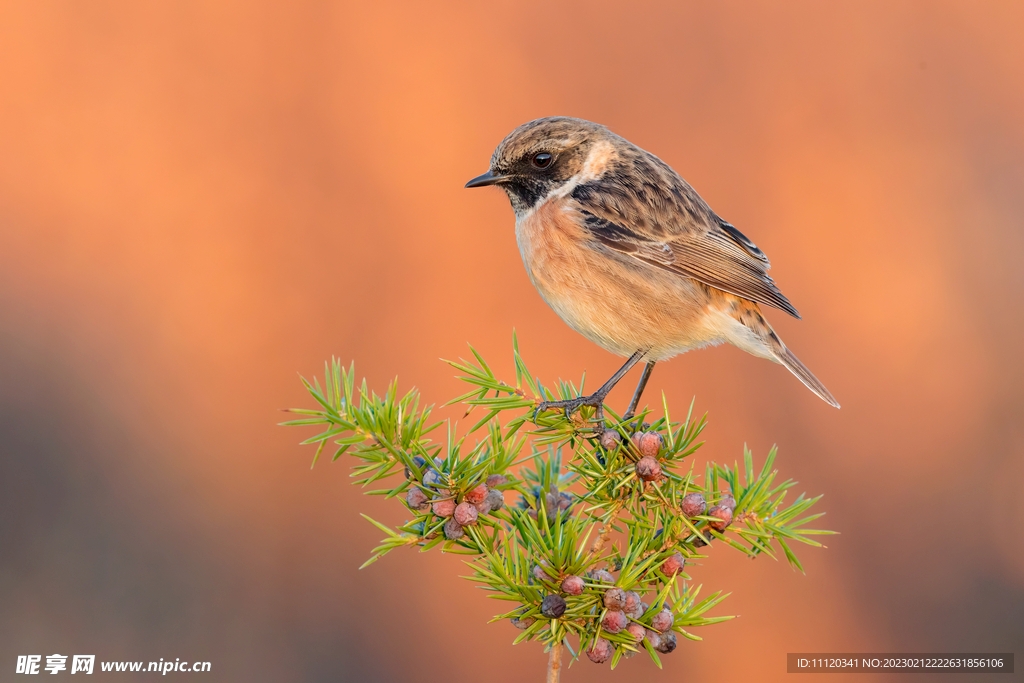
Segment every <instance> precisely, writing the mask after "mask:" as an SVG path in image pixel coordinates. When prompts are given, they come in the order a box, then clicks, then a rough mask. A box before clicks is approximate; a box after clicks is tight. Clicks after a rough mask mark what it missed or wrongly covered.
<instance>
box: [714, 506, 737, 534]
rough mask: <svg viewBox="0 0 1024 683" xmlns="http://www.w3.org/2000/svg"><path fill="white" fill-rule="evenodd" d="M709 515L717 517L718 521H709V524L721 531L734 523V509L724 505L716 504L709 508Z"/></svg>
mask: <svg viewBox="0 0 1024 683" xmlns="http://www.w3.org/2000/svg"><path fill="white" fill-rule="evenodd" d="M708 517H715V518H717V520H718V521H715V522H708V526H709V527H711V528H712V529H714V530H715V531H717V532H719V533H721V532H723V531H725V529H726V527H728V526H729V525H730V524H732V510H731V509H729V508H727V507H724V506H722V505H716V506H715V507H713V508H711V509H710V510H708Z"/></svg>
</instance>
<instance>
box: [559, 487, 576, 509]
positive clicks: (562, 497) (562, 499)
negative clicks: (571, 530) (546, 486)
mask: <svg viewBox="0 0 1024 683" xmlns="http://www.w3.org/2000/svg"><path fill="white" fill-rule="evenodd" d="M572 501H573V497H572V494H571V493H568V492H566V491H562V493H560V494H558V509H559V510H563V511H565V510H568V509H569V508H571V507H572Z"/></svg>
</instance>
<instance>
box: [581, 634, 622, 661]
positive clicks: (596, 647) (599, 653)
mask: <svg viewBox="0 0 1024 683" xmlns="http://www.w3.org/2000/svg"><path fill="white" fill-rule="evenodd" d="M613 652H615V648H614V647H612V644H611V643H610V642H608V641H607V640H605V639H604V638H598V639H597V640H595V641H594V644H593V645H591V646H590V647H588V648H587V657H588V658H589V659H590V661H592V662H593V663H594V664H604V663H605V662H607V661H608V658H609V657H611V656H612V653H613Z"/></svg>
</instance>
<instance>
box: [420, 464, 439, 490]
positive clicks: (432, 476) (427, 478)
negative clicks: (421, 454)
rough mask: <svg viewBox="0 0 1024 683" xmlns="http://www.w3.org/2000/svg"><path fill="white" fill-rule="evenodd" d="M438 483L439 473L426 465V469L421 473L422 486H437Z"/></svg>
mask: <svg viewBox="0 0 1024 683" xmlns="http://www.w3.org/2000/svg"><path fill="white" fill-rule="evenodd" d="M439 483H441V473H440V472H438V471H437V470H435V469H434V468H433V467H428V468H427V471H426V472H424V473H423V484H424V486H437V485H438V484H439Z"/></svg>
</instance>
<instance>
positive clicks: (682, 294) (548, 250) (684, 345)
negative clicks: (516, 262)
mask: <svg viewBox="0 0 1024 683" xmlns="http://www.w3.org/2000/svg"><path fill="white" fill-rule="evenodd" d="M580 220H581V214H580V212H579V210H578V209H577V208H576V206H575V205H574V203H573V202H572V200H571V199H564V198H557V199H551V200H549V201H547V202H544V203H542V204H540V205H539V206H537V207H536V208H535V209H534V210H532V211H530V212H529V213H526V214H524V215H522V216H519V217H517V220H516V241H517V243H518V244H519V251H520V253H521V254H522V257H523V264H524V265H525V266H526V272H527V274H528V275H529V277H530V281H531V282H533V284H534V286H535V287H536V288H537V290H538V291H539V292H540V294H541V296H542V297H543V298H544V301H545V302H547V304H548V305H549V306H550V307H551V308H552V310H554V311H555V313H557V314H558V316H559V317H560V318H562V320H564V321H565V322H566V323H567V324H568V325H569V326H570V327H571V328H573V329H574V330H576V331H577V332H579V333H580V334H582V335H583V336H584V337H586V338H587V339H589V340H591V341H593V342H594V343H596V344H598V345H599V346H602V347H603V348H605V349H607V350H609V351H612V352H613V353H617V354H620V355H624V356H628V355H630V354H632V353H633V352H635V351H637V350H638V349H641V348H648V349H650V350H651V357H653V358H665V357H668V356H671V355H675V354H676V353H680V352H682V351H685V350H686V349H688V348H693V347H695V346H702V345H704V344H707V343H714V340H713V339H712V337H713V335H709V334H708V333H707V332H706V331H705V330H704V326H703V325H702V322H701V321H702V318H703V317H704V315H705V313H704V308H705V307H706V305H707V303H708V301H707V299H706V294H705V292H704V290H703V289H702V288H701V287H700V286H699V285H697V284H696V283H695V282H693V281H692V280H688V279H687V278H682V277H679V276H678V275H674V274H671V273H667V272H665V271H663V270H660V269H656V268H652V267H649V266H646V265H644V264H641V263H639V262H638V261H636V260H635V259H631V258H630V257H628V256H623V255H620V254H617V253H613V252H611V251H610V250H607V249H605V248H603V247H601V245H599V244H597V243H595V242H594V240H593V239H592V238H591V236H590V235H589V233H588V232H587V230H586V228H585V227H583V226H582V225H581V224H580V223H579V221H580Z"/></svg>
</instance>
